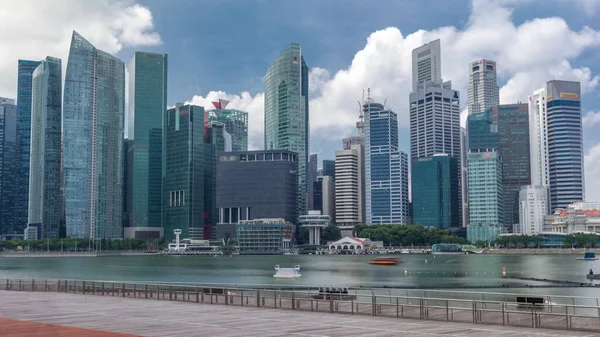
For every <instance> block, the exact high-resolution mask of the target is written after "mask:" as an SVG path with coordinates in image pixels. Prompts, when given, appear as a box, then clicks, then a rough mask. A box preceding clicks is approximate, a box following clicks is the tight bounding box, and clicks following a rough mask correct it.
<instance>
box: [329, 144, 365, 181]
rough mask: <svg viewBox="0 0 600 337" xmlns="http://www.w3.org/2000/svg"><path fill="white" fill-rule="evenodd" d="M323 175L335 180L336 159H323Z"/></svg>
mask: <svg viewBox="0 0 600 337" xmlns="http://www.w3.org/2000/svg"><path fill="white" fill-rule="evenodd" d="M361 145H362V144H361ZM323 175H324V176H330V177H332V178H333V179H334V180H335V159H323Z"/></svg>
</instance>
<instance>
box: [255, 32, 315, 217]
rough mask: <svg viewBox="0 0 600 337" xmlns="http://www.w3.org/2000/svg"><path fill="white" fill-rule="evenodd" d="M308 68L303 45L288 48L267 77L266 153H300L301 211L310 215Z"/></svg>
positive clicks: (296, 44)
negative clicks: (307, 208) (308, 194)
mask: <svg viewBox="0 0 600 337" xmlns="http://www.w3.org/2000/svg"><path fill="white" fill-rule="evenodd" d="M308 116H309V113H308V66H307V65H306V62H305V60H304V56H303V55H302V50H301V48H300V44H298V43H292V44H290V45H288V46H287V47H286V48H285V49H284V50H283V51H282V52H281V53H279V54H278V55H277V56H276V57H275V60H274V61H273V63H272V64H271V66H270V67H269V70H268V71H267V74H266V76H265V127H264V129H265V149H266V150H289V151H293V152H296V153H298V211H297V214H305V213H306V206H307V205H306V194H307V190H308V188H309V187H311V185H309V184H308V151H309V146H308V142H309V122H308Z"/></svg>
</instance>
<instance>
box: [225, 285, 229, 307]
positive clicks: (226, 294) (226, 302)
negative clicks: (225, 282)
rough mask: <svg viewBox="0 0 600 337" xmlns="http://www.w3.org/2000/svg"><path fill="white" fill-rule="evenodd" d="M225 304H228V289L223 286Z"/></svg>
mask: <svg viewBox="0 0 600 337" xmlns="http://www.w3.org/2000/svg"><path fill="white" fill-rule="evenodd" d="M225 305H229V290H227V288H225Z"/></svg>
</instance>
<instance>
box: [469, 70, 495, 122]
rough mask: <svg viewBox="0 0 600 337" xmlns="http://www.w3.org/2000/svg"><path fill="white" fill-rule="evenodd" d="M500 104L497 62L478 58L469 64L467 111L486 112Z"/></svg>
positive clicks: (472, 112) (470, 112) (471, 112)
mask: <svg viewBox="0 0 600 337" xmlns="http://www.w3.org/2000/svg"><path fill="white" fill-rule="evenodd" d="M498 104H500V88H499V87H498V81H497V79H496V62H494V61H490V60H477V61H475V62H471V64H469V86H468V89H467V111H468V113H469V115H470V114H474V113H480V112H484V111H485V110H487V109H490V108H491V107H493V106H496V105H498Z"/></svg>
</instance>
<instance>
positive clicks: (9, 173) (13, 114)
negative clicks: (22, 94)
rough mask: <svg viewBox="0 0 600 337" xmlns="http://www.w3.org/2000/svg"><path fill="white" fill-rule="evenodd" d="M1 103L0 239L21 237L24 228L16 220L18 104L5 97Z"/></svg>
mask: <svg viewBox="0 0 600 337" xmlns="http://www.w3.org/2000/svg"><path fill="white" fill-rule="evenodd" d="M3 101H4V103H1V104H0V173H1V174H0V240H12V239H20V238H22V237H23V229H22V228H21V227H22V226H21V225H20V224H17V223H16V222H15V208H16V205H15V193H16V187H17V185H16V181H17V174H18V172H19V171H18V170H17V166H18V165H19V163H20V161H19V160H18V159H19V158H18V153H17V152H16V150H17V106H16V105H14V101H12V100H8V99H3Z"/></svg>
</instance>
